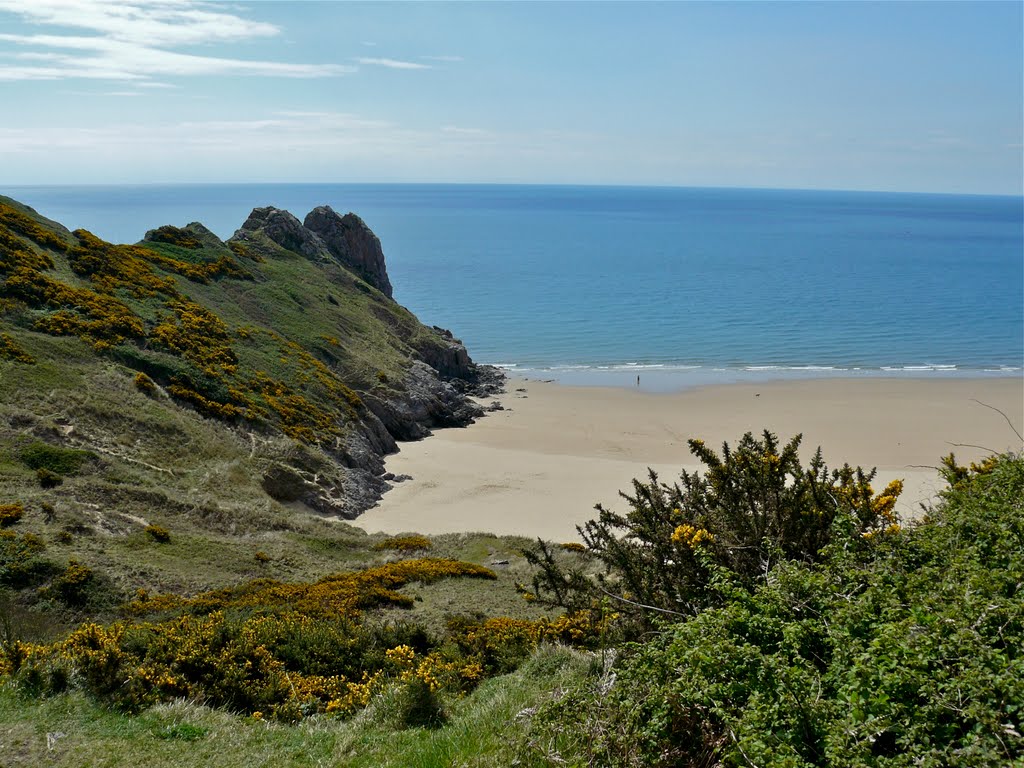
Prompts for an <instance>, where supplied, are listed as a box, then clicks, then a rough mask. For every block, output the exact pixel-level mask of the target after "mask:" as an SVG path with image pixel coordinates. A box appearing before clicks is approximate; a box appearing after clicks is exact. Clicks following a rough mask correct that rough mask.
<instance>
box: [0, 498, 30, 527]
mask: <svg viewBox="0 0 1024 768" xmlns="http://www.w3.org/2000/svg"><path fill="white" fill-rule="evenodd" d="M24 516H25V507H24V506H23V505H22V504H21V502H15V503H13V504H0V528H7V527H9V526H12V525H14V524H15V523H18V522H21V518H22V517H24Z"/></svg>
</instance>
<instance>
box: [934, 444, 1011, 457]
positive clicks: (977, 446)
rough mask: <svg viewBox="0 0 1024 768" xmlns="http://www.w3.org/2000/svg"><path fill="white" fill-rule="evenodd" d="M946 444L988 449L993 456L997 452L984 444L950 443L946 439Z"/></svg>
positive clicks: (957, 446) (981, 449) (956, 446)
mask: <svg viewBox="0 0 1024 768" xmlns="http://www.w3.org/2000/svg"><path fill="white" fill-rule="evenodd" d="M946 445H952V446H953V447H954V448H977V449H978V450H979V451H988V452H989V453H991V454H992V455H993V456H995V455H996V454H997V453H999V451H994V450H992V449H991V448H989V447H987V446H984V445H974V444H973V443H951V442H949V441H948V440H947V441H946Z"/></svg>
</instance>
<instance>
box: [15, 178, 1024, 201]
mask: <svg viewBox="0 0 1024 768" xmlns="http://www.w3.org/2000/svg"><path fill="white" fill-rule="evenodd" d="M217 186H220V187H247V186H253V187H256V186H260V187H267V186H310V187H314V186H321V187H322V186H349V187H549V188H558V187H561V188H585V189H586V188H591V189H689V190H719V191H726V190H736V191H751V192H839V193H855V194H877V195H887V194H888V195H936V196H947V197H1006V198H1013V199H1016V198H1024V189H1022V190H1021V191H1020V192H1016V193H1010V192H957V191H933V190H930V191H923V190H908V189H867V188H841V187H773V186H746V185H735V186H733V185H713V184H640V183H580V182H544V181H537V182H530V181H516V182H505V181H134V182H102V183H96V182H64V183H44V184H32V183H29V184H19V183H13V184H9V185H8V184H4V185H0V189H4V188H11V189H18V188H22V189H55V188H61V187H65V188H66V187H80V188H114V187H217Z"/></svg>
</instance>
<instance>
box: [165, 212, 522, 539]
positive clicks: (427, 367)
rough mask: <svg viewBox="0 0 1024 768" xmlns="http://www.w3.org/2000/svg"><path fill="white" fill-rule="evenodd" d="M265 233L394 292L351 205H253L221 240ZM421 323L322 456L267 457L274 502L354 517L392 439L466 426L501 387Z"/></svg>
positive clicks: (256, 239)
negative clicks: (380, 384)
mask: <svg viewBox="0 0 1024 768" xmlns="http://www.w3.org/2000/svg"><path fill="white" fill-rule="evenodd" d="M199 227H201V225H197V224H191V225H189V227H187V228H186V229H193V228H199ZM202 229H203V230H204V234H206V235H209V234H211V233H209V231H208V230H205V228H202ZM147 236H148V235H147ZM266 241H269V242H270V243H273V244H274V245H276V246H278V247H280V248H284V249H286V250H288V251H291V252H293V253H297V254H300V255H302V256H304V257H305V258H307V259H309V260H310V261H312V262H314V263H316V264H319V265H322V266H331V265H339V266H341V267H343V268H344V269H345V270H346V271H348V272H350V273H352V274H354V275H356V276H357V277H358V278H360V279H361V280H362V281H364V282H365V283H366V284H367V285H369V286H372V288H374V289H376V290H377V291H379V292H380V293H381V294H383V295H384V296H385V297H387V299H388V300H389V301H392V302H393V301H394V298H393V295H392V285H391V281H390V278H389V277H388V274H387V265H386V263H385V260H384V253H383V249H382V247H381V244H380V240H379V239H378V238H377V236H376V235H375V234H374V233H373V231H372V230H371V229H370V228H369V227H368V226H367V225H366V224H365V223H364V222H363V220H362V219H360V218H359V217H358V216H356V215H355V214H353V213H348V214H345V215H344V216H342V215H339V214H338V213H336V212H335V211H334V210H333V209H331V208H330V206H326V205H323V206H318V207H317V208H314V209H313V210H312V211H310V212H309V214H307V216H306V217H305V219H304V220H303V221H302V222H300V221H299V219H298V218H297V217H295V216H294V215H292V214H291V213H289V212H288V211H285V210H282V209H278V208H274V207H269V206H268V207H262V208H254V209H253V211H252V213H251V214H250V215H249V217H248V218H247V219H246V221H245V222H244V223H243V224H242V226H241V227H240V228H239V229H238V231H236V232H235V234H234V235H233V236H232V237H231V238H230V239H229V240H228V241H227V245H229V246H230V245H232V244H239V245H242V246H244V247H250V248H256V249H259V247H260V245H261V243H263V242H266ZM430 330H431V331H432V333H430V334H429V335H428V336H427V338H426V340H421V341H420V343H418V344H416V345H414V346H413V347H412V350H413V353H412V360H411V361H410V365H409V367H408V368H407V370H406V372H405V376H404V379H403V380H402V381H397V382H392V384H393V386H392V387H390V388H389V389H388V390H387V392H386V393H385V394H380V393H378V392H377V391H376V390H371V391H358V390H357V391H358V394H359V396H360V398H361V400H362V402H363V404H364V405H365V406H366V408H365V411H362V412H360V420H359V424H358V429H356V430H353V431H352V432H350V433H349V434H348V435H347V436H346V439H345V440H344V441H343V442H342V443H341V444H340V445H337V446H335V447H333V448H331V449H328V450H325V451H323V454H326V456H324V455H322V454H321V452H318V451H296V452H295V453H294V455H292V456H290V457H288V460H287V461H278V462H273V463H272V464H271V466H269V467H268V469H267V471H266V474H265V475H264V478H263V488H264V490H266V491H267V493H268V494H269V495H270V496H272V497H273V498H275V499H277V500H278V501H283V502H294V501H297V502H301V503H303V504H305V505H307V506H308V507H310V508H312V509H314V510H316V511H317V512H320V513H322V514H327V515H337V516H340V517H344V518H346V519H354V518H355V517H358V516H359V514H361V513H362V512H363V511H365V510H366V509H369V508H370V507H372V506H374V505H375V504H376V503H377V501H378V500H379V499H380V497H381V495H382V494H383V493H384V492H385V491H387V490H388V489H389V488H390V487H391V485H390V481H391V480H393V479H394V478H388V477H387V475H386V473H385V472H384V457H385V456H387V455H389V454H392V453H395V452H396V451H398V450H399V448H398V443H400V442H405V441H411V440H420V439H422V438H424V437H427V436H428V435H430V434H431V430H433V429H439V428H451V427H465V426H467V425H469V424H472V423H473V422H474V421H475V420H476V419H478V418H480V417H481V416H483V415H484V410H483V409H482V408H481V407H480V406H479V405H477V404H476V403H474V402H473V400H472V399H471V398H473V397H485V396H490V395H494V394H498V393H501V392H503V391H504V384H505V374H504V372H503V371H502V370H501V369H499V368H495V367H493V366H487V365H478V364H476V363H474V362H473V360H472V358H471V357H470V356H469V353H468V351H467V350H466V347H465V345H464V344H463V343H462V342H461V341H460V340H459V339H458V338H456V337H455V336H454V335H453V334H452V332H451V331H448V330H446V329H444V328H439V327H437V326H434V327H433V328H431V329H430ZM325 458H327V459H333V461H332V460H328V461H324V459H325Z"/></svg>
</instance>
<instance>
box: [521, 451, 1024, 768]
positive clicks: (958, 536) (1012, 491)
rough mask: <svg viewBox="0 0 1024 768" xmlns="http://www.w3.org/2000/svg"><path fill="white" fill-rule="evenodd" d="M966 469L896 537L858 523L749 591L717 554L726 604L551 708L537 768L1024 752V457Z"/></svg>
mask: <svg viewBox="0 0 1024 768" xmlns="http://www.w3.org/2000/svg"><path fill="white" fill-rule="evenodd" d="M950 464H952V465H953V466H948V465H947V467H946V474H947V476H948V477H949V479H950V480H951V481H952V483H951V485H950V487H949V488H948V489H947V490H946V491H945V492H944V500H943V502H941V503H940V505H939V507H938V508H937V509H934V510H932V511H931V512H930V514H929V516H928V519H927V520H926V521H925V522H924V523H922V524H919V525H916V526H912V527H910V528H908V529H907V530H905V531H904V532H902V533H900V534H899V535H898V536H882V537H878V536H876V537H874V539H873V541H872V543H871V544H870V546H867V547H864V548H863V549H860V548H859V547H858V545H859V544H860V543H861V540H862V536H861V535H857V530H858V529H856V528H854V529H853V530H852V531H850V532H849V533H848V534H847V536H848V538H847V539H846V540H842V541H840V542H838V543H837V544H838V545H835V546H830V547H829V548H828V549H827V551H826V552H824V553H821V554H819V557H818V558H817V561H816V562H813V563H812V562H807V561H797V560H785V559H780V560H776V561H775V562H773V563H772V564H771V566H770V569H769V571H768V573H767V574H766V575H767V578H765V579H763V580H758V581H757V582H756V583H754V584H753V585H752V587H751V588H750V589H744V588H740V587H738V586H737V584H736V582H735V580H734V578H733V577H732V576H730V574H728V573H727V572H726V571H725V569H724V568H722V567H721V566H716V565H712V566H711V567H712V568H714V569H716V571H717V572H716V578H715V582H714V584H713V586H712V589H713V590H714V591H715V592H716V594H717V596H718V599H717V600H716V601H714V603H713V604H712V605H711V606H710V607H708V608H705V609H704V610H702V611H700V612H698V613H696V614H695V615H694V616H688V617H683V618H676V619H674V620H672V622H671V623H669V622H665V623H662V625H661V626H660V627H659V631H657V632H654V633H651V634H650V635H648V636H647V637H645V638H644V642H642V643H635V644H631V645H629V646H626V647H625V648H623V649H621V650H622V653H621V654H620V657H619V659H620V660H619V662H617V663H616V666H615V670H614V676H608V677H606V678H604V679H596V680H587V681H586V682H585V683H583V684H581V685H579V686H577V687H574V688H573V689H571V690H568V691H562V692H560V694H561V695H560V696H559V697H558V698H557V699H552V700H551V701H550V702H548V703H545V704H543V705H542V706H541V707H540V708H539V710H538V711H537V712H536V714H535V715H534V716H533V720H532V724H531V727H530V732H529V734H528V737H527V739H525V740H524V741H526V742H527V746H526V748H525V751H526V752H527V753H528V754H529V757H527V755H524V756H523V757H524V758H525V759H523V760H522V762H523V764H534V762H535V760H534V759H533V758H537V759H538V760H537V762H539V761H540V760H543V762H544V764H548V763H552V764H559V765H568V766H585V765H601V766H610V767H614V766H630V767H636V768H639V766H645V767H646V766H676V765H687V766H689V765H730V766H731V765H735V766H741V765H745V766H751V765H758V766H776V767H781V766H797V765H799V766H839V765H842V766H856V767H863V768H867V767H868V766H904V765H978V766H982V765H986V766H988V765H991V766H995V765H1006V766H1009V765H1018V764H1020V763H1021V761H1022V760H1024V738H1022V737H1021V735H1020V734H1022V733H1024V711H1022V709H1021V707H1020V705H1019V702H1021V701H1024V676H1022V675H1021V659H1020V653H1019V649H1020V648H1022V647H1024V622H1022V621H1021V617H1022V616H1024V594H1022V593H1021V589H1020V585H1021V583H1024V546H1022V539H1021V535H1022V531H1024V525H1022V524H1024V507H1022V506H1021V504H1020V499H1021V498H1024V461H1022V459H1021V457H1020V456H1007V455H1004V456H1001V457H996V458H994V459H993V460H990V461H986V462H984V463H980V464H978V465H976V468H975V469H974V470H972V469H971V468H969V467H963V468H962V469H963V470H964V471H963V472H961V471H958V470H959V469H960V467H959V465H956V464H955V462H950ZM884 495H885V494H883V496H884ZM876 498H877V497H874V496H872V500H875V499H876ZM877 506H879V507H882V508H885V507H887V506H888V502H886V501H879V502H877ZM879 525H881V522H880V523H879ZM877 530H878V527H877V526H875V527H869V528H867V530H866V531H862V532H861V533H864V532H870V531H877ZM968 585H969V586H968Z"/></svg>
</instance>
